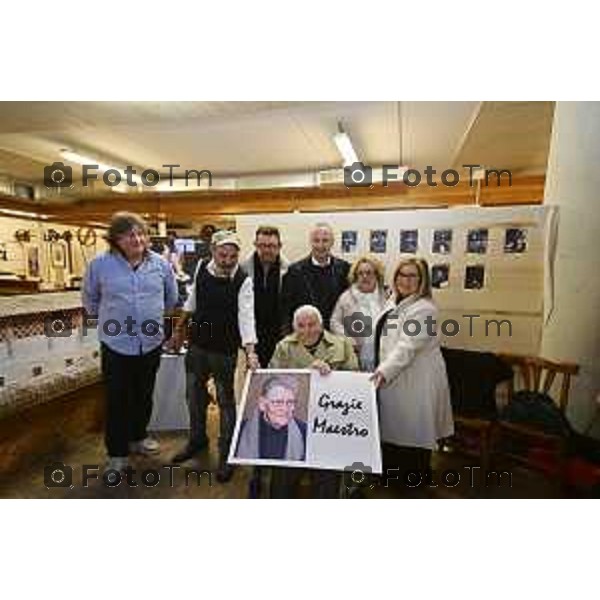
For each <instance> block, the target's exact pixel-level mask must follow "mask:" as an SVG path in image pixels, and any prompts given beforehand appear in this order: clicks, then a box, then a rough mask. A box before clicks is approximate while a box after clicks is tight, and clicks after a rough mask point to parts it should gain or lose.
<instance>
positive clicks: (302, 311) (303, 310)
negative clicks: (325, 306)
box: [293, 304, 323, 329]
mask: <svg viewBox="0 0 600 600" xmlns="http://www.w3.org/2000/svg"><path fill="white" fill-rule="evenodd" d="M302 315H314V316H315V317H317V320H318V321H319V325H321V327H322V326H323V317H322V316H321V312H320V311H319V309H318V308H317V307H316V306H313V305H312V304H304V305H303V306H301V307H300V308H297V309H296V310H295V311H294V318H293V324H294V329H295V328H296V324H297V323H298V319H299V318H300V317H301V316H302Z"/></svg>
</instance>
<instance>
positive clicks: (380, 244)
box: [370, 229, 388, 254]
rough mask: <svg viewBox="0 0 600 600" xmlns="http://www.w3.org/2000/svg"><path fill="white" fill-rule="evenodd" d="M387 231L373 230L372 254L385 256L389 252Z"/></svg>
mask: <svg viewBox="0 0 600 600" xmlns="http://www.w3.org/2000/svg"><path fill="white" fill-rule="evenodd" d="M387 233H388V232H387V229H372V230H371V246H370V248H371V252H373V253H374V254H385V253H386V251H387Z"/></svg>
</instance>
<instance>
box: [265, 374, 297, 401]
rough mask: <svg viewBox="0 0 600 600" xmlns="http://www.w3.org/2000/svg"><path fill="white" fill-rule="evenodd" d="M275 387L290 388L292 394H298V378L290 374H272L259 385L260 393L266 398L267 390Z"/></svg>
mask: <svg viewBox="0 0 600 600" xmlns="http://www.w3.org/2000/svg"><path fill="white" fill-rule="evenodd" d="M276 387H284V388H286V389H288V390H290V391H291V392H292V393H293V394H294V396H297V395H298V391H299V389H298V388H299V384H298V380H297V379H296V378H295V377H292V376H291V375H272V376H271V377H268V378H267V379H265V381H264V382H263V384H262V386H261V393H260V395H261V396H263V397H264V398H267V397H268V395H269V392H270V391H271V390H272V389H273V388H276Z"/></svg>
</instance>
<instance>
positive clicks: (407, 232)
mask: <svg viewBox="0 0 600 600" xmlns="http://www.w3.org/2000/svg"><path fill="white" fill-rule="evenodd" d="M418 248H419V230H418V229H402V230H401V231H400V253H402V254H416V253H417V250H418Z"/></svg>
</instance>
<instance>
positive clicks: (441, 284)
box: [431, 264, 450, 290]
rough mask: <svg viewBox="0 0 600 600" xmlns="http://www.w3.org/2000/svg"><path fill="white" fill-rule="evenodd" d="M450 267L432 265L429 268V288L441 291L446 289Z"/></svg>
mask: <svg viewBox="0 0 600 600" xmlns="http://www.w3.org/2000/svg"><path fill="white" fill-rule="evenodd" d="M449 279H450V265H447V264H445V265H433V266H432V267H431V287H432V288H435V289H436V290H441V289H444V288H447V287H448V283H449Z"/></svg>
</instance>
